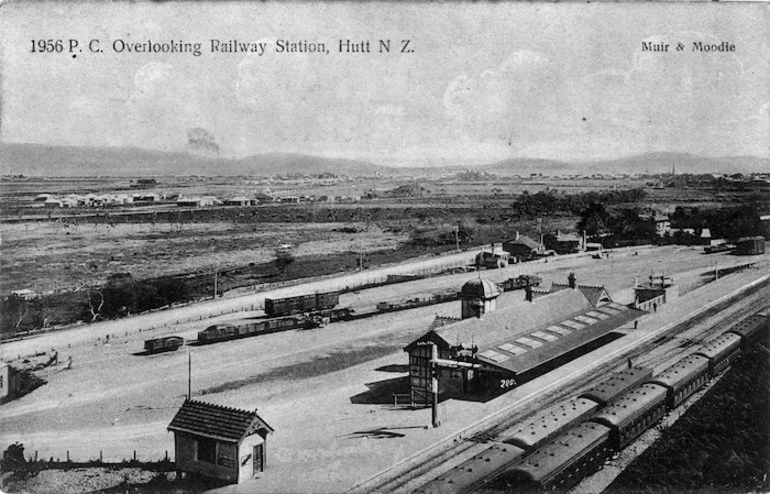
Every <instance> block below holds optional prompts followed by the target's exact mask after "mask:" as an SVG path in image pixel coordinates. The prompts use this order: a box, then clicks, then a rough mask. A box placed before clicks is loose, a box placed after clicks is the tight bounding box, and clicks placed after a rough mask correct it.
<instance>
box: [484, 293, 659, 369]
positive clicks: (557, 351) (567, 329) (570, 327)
mask: <svg viewBox="0 0 770 494" xmlns="http://www.w3.org/2000/svg"><path fill="white" fill-rule="evenodd" d="M565 293H574V294H581V295H582V293H581V292H579V291H578V290H562V291H559V292H556V293H553V294H550V295H548V296H546V297H554V296H556V295H559V294H565ZM546 297H541V298H537V299H535V302H537V301H538V300H543V299H545V298H546ZM643 314H644V312H643V311H640V310H637V309H631V308H628V307H625V306H623V305H620V304H617V303H615V302H612V303H610V304H607V305H605V306H603V307H598V308H594V307H592V306H591V307H588V308H587V309H584V310H581V311H579V312H573V313H571V314H567V315H565V316H562V317H560V318H557V319H552V320H551V321H549V322H546V321H543V323H541V324H539V325H537V326H534V327H530V328H528V329H526V330H522V331H517V332H516V333H514V334H509V335H508V336H507V337H505V338H500V339H498V340H496V341H494V342H492V343H488V344H485V345H479V352H478V354H477V357H478V359H479V360H480V361H481V362H482V364H484V367H493V368H496V369H500V370H503V371H507V372H513V373H516V374H522V373H524V372H527V371H530V370H532V369H534V368H536V367H539V366H541V365H543V364H545V363H546V362H550V361H552V360H555V359H558V358H560V357H563V356H564V355H566V354H568V353H569V352H572V351H573V350H575V349H577V348H580V347H583V346H584V345H588V344H590V343H592V342H594V341H597V340H600V339H602V338H604V337H605V336H606V335H607V334H609V333H610V332H612V331H615V330H616V329H618V328H620V327H621V326H623V325H624V324H626V323H628V322H630V321H633V320H634V319H637V318H639V317H640V316H641V315H643Z"/></svg>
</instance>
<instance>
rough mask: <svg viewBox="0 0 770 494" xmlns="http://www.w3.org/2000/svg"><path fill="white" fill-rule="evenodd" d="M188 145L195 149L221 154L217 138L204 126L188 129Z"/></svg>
mask: <svg viewBox="0 0 770 494" xmlns="http://www.w3.org/2000/svg"><path fill="white" fill-rule="evenodd" d="M187 146H188V147H189V148H190V149H192V150H193V151H206V152H209V153H215V154H219V144H217V140H216V138H215V137H214V136H213V135H212V134H211V132H209V131H208V130H206V129H204V128H203V127H195V128H194V129H187Z"/></svg>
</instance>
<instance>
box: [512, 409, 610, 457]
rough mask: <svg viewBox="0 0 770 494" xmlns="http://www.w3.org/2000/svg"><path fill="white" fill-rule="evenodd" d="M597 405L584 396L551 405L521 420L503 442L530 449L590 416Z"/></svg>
mask: <svg viewBox="0 0 770 494" xmlns="http://www.w3.org/2000/svg"><path fill="white" fill-rule="evenodd" d="M598 408H599V405H598V404H597V403H596V402H594V401H591V400H588V399H586V398H575V399H569V400H566V401H563V402H561V403H557V404H556V405H552V406H550V407H548V408H546V409H545V410H543V411H542V412H539V413H537V414H535V415H534V416H533V417H532V418H530V419H529V420H527V421H525V422H522V423H521V424H520V425H519V426H518V427H516V428H515V429H514V431H513V432H512V433H511V434H506V435H505V437H504V438H503V442H505V443H508V444H513V445H514V446H518V447H519V448H522V449H525V450H527V451H531V450H533V449H535V448H537V446H538V445H540V444H542V443H544V442H545V441H547V440H549V439H550V438H552V437H553V436H555V435H556V434H558V433H559V432H560V431H563V430H564V429H566V428H568V427H570V426H572V425H574V424H576V423H578V422H580V421H581V420H583V419H585V418H587V417H588V416H590V415H591V414H592V413H593V412H594V411H596V409H598Z"/></svg>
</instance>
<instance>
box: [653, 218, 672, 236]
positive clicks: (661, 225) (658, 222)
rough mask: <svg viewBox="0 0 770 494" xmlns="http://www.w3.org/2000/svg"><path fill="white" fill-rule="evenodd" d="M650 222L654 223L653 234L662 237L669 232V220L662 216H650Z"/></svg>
mask: <svg viewBox="0 0 770 494" xmlns="http://www.w3.org/2000/svg"><path fill="white" fill-rule="evenodd" d="M650 220H651V221H653V222H654V223H655V233H657V234H658V236H660V237H663V236H665V235H666V233H668V232H670V231H671V220H670V219H669V218H668V216H666V215H664V214H659V213H655V214H653V215H651V216H650Z"/></svg>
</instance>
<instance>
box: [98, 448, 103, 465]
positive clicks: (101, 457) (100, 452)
mask: <svg viewBox="0 0 770 494" xmlns="http://www.w3.org/2000/svg"><path fill="white" fill-rule="evenodd" d="M99 463H104V456H102V450H101V449H100V450H99Z"/></svg>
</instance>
